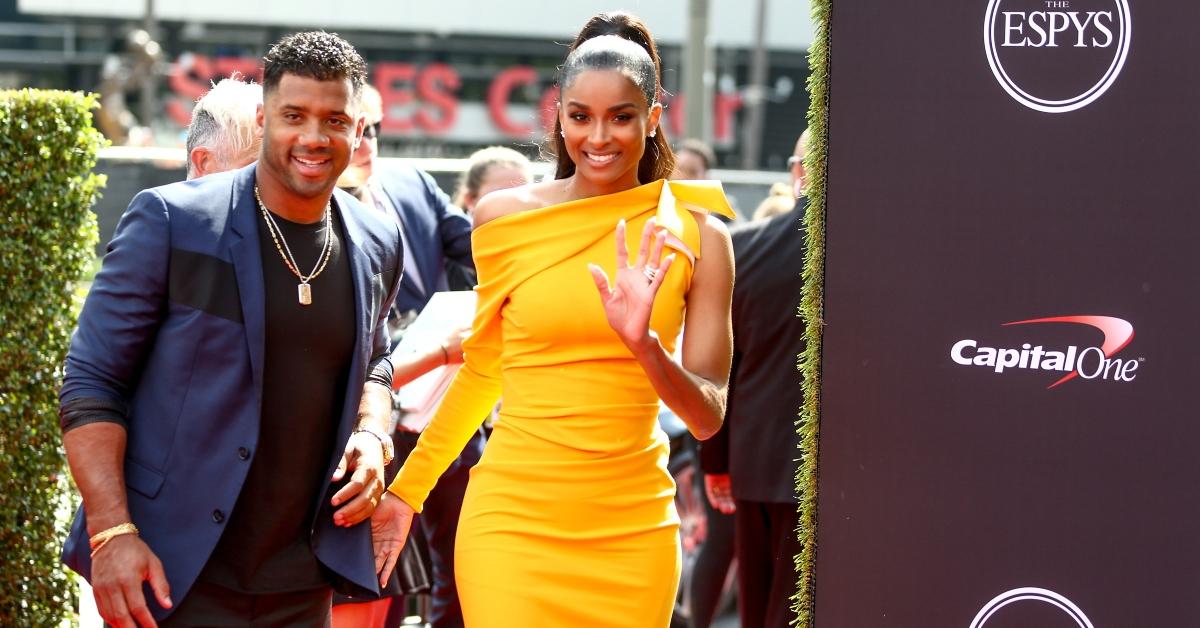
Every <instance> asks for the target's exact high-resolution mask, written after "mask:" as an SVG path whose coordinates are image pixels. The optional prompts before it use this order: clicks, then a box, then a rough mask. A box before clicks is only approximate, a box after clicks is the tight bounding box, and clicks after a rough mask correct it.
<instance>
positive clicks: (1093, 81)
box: [983, 0, 1131, 113]
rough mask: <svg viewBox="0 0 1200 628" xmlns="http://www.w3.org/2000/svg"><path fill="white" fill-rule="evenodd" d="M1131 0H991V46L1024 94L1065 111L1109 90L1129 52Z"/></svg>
mask: <svg viewBox="0 0 1200 628" xmlns="http://www.w3.org/2000/svg"><path fill="white" fill-rule="evenodd" d="M1130 35H1131V20H1130V16H1129V1H1128V0H989V2H988V6H987V13H986V14H985V16H984V20H983V48H984V52H985V53H986V54H987V60H988V65H990V66H991V68H992V74H994V75H995V76H996V80H997V81H998V82H999V83H1000V86H1001V87H1003V88H1004V91H1006V92H1008V94H1009V95H1010V96H1012V97H1013V98H1015V99H1016V101H1017V102H1019V103H1021V104H1022V105H1025V106H1026V107H1029V108H1030V109H1036V110H1037V111H1044V112H1047V113H1065V112H1068V111H1074V110H1076V109H1079V108H1081V107H1084V106H1086V105H1088V104H1090V103H1091V102H1093V101H1095V100H1096V99H1097V98H1099V97H1100V96H1101V94H1103V93H1104V92H1105V91H1107V90H1108V88H1109V87H1111V86H1112V84H1113V82H1114V81H1116V80H1117V75H1119V74H1120V73H1121V68H1122V67H1123V66H1124V65H1125V58H1126V57H1127V56H1128V55H1129V40H1130Z"/></svg>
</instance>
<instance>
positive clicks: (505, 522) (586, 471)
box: [372, 13, 733, 628]
mask: <svg viewBox="0 0 1200 628" xmlns="http://www.w3.org/2000/svg"><path fill="white" fill-rule="evenodd" d="M660 75H661V72H660V69H659V65H658V56H657V51H656V50H655V48H654V45H653V40H652V39H651V38H650V35H649V33H648V32H647V30H646V28H645V26H644V25H643V24H642V23H641V22H640V21H639V20H637V18H635V17H633V16H630V15H628V14H624V13H618V14H602V15H599V16H596V17H594V18H592V20H591V21H589V22H588V24H587V25H585V27H584V29H583V31H582V32H581V33H580V35H579V37H578V38H577V39H576V42H575V44H574V45H573V46H572V50H571V52H570V53H569V55H568V56H567V59H566V62H565V63H564V65H563V67H562V69H561V70H560V75H559V86H560V88H561V95H560V100H561V102H560V104H559V108H558V124H557V125H556V127H557V128H556V131H558V135H557V136H556V137H554V140H555V145H556V148H557V153H558V154H557V156H558V166H559V167H558V173H557V176H556V178H555V179H554V180H552V181H544V182H540V183H536V184H532V185H528V186H523V187H520V188H514V189H510V190H503V191H499V192H495V193H493V194H490V195H488V196H487V197H485V198H484V199H483V200H482V201H480V202H479V204H478V205H477V206H476V208H475V233H474V236H473V246H474V256H475V265H476V268H477V269H478V272H479V285H478V287H477V288H476V291H477V293H478V306H477V310H476V315H475V320H474V323H473V330H472V333H471V335H470V337H469V338H468V339H467V340H466V341H465V342H464V343H463V344H464V346H463V348H464V353H465V364H464V367H463V368H462V370H460V371H459V374H458V376H457V377H456V378H455V380H454V382H453V384H452V385H451V387H450V389H449V391H448V392H447V394H446V396H445V398H444V400H443V401H442V404H441V406H440V408H439V409H438V411H437V413H436V415H435V417H434V418H433V420H432V422H431V423H430V425H429V427H428V428H426V430H425V432H424V433H423V434H422V436H421V440H420V442H419V443H418V445H417V448H416V449H415V450H414V451H413V453H412V455H411V456H410V457H409V458H408V460H407V461H406V463H405V465H404V467H403V468H402V469H401V470H400V473H399V475H398V476H397V477H396V480H395V481H394V482H393V483H392V485H391V486H390V487H389V489H388V491H389V492H388V493H386V494H385V495H384V498H383V500H382V501H381V503H380V504H379V507H378V508H377V509H376V511H375V515H374V516H373V517H372V531H373V535H374V539H375V545H376V564H377V566H378V567H379V568H380V570H381V572H382V575H383V576H384V577H386V576H387V575H388V572H390V570H391V568H392V566H393V565H394V563H395V560H396V555H397V554H398V552H399V548H400V546H401V545H402V544H403V540H404V538H405V536H406V534H407V529H408V525H409V523H410V522H411V518H412V516H413V514H414V512H419V511H420V508H421V504H422V501H423V500H424V498H425V495H426V494H427V493H428V492H429V490H430V488H431V487H432V485H433V484H434V483H435V482H436V481H437V478H438V475H439V474H440V473H441V472H442V470H443V469H444V468H445V466H446V465H447V464H448V463H449V461H450V460H451V459H452V458H453V457H454V455H455V453H456V452H457V451H458V450H459V449H461V448H462V444H463V443H464V442H465V441H466V439H467V438H468V437H469V436H470V434H471V433H472V432H473V431H474V430H475V429H476V428H477V427H478V425H477V421H476V420H475V419H477V418H478V417H482V416H485V415H486V414H487V412H488V410H489V409H490V408H491V407H492V406H493V404H494V403H495V402H496V400H497V398H499V397H503V400H504V402H503V404H502V406H501V411H500V416H499V419H498V421H497V422H496V424H495V429H494V431H493V434H492V437H491V439H490V440H489V442H488V446H487V448H486V450H485V452H484V455H483V458H482V460H480V462H479V464H478V465H477V466H476V467H475V468H474V470H473V471H472V473H471V480H470V484H469V485H468V488H467V493H466V498H465V500H464V503H463V509H462V518H461V520H460V522H459V527H458V537H457V542H456V547H455V565H456V568H455V572H456V579H457V583H458V589H459V594H460V597H461V600H462V605H463V615H464V618H465V620H466V625H467V626H469V627H470V628H482V627H490V626H496V627H506V628H511V627H517V628H524V627H529V626H537V627H544V626H563V627H567V626H569V627H572V628H574V627H581V626H587V627H595V626H628V627H639V628H640V627H645V626H667V625H668V623H669V622H670V617H671V610H672V607H673V603H674V599H675V592H676V589H677V587H678V583H679V572H680V550H679V535H678V526H679V519H678V516H677V514H676V513H675V508H674V503H673V496H674V492H675V484H674V482H673V481H672V479H671V476H670V475H669V474H668V472H667V468H666V466H667V455H668V445H667V439H666V436H665V434H664V433H663V432H662V430H661V429H660V428H659V427H658V424H657V420H656V418H657V414H658V404H659V400H660V398H661V399H662V401H663V402H665V403H666V404H667V405H668V406H669V407H670V408H671V409H672V410H674V411H675V413H676V414H677V415H679V417H680V418H682V419H683V420H684V421H685V422H686V423H687V425H688V428H689V429H690V430H691V432H692V433H693V434H694V435H695V436H696V437H697V438H700V439H705V438H708V437H709V436H711V435H712V434H713V433H715V432H716V431H717V429H718V428H719V427H720V425H721V421H722V417H723V416H724V409H725V398H726V384H727V381H728V376H729V365H730V359H731V354H732V336H731V331H730V296H731V293H732V288H733V255H732V252H731V247H730V243H729V235H728V232H727V231H726V230H725V228H724V226H723V225H722V223H721V222H720V221H719V220H717V219H716V218H715V217H710V216H709V215H708V212H709V211H714V212H718V213H722V214H725V215H730V216H731V215H732V211H731V210H730V209H729V206H728V204H727V203H726V201H725V197H724V194H723V193H722V192H721V188H720V184H718V183H716V182H689V183H680V182H670V183H668V182H666V181H664V180H663V179H664V177H666V176H667V175H668V174H669V173H670V172H671V170H672V167H673V162H674V157H673V155H672V154H671V150H670V147H669V145H668V144H667V142H666V140H665V138H664V137H663V134H662V133H661V131H659V126H658V123H659V118H660V116H661V115H662V105H660V104H659V103H658V93H659V92H658V84H659V77H660ZM614 226H615V228H614ZM635 247H636V248H635ZM630 249H633V250H634V251H635V253H634V255H632V256H631V255H630V254H629V253H628V251H629V250H630ZM664 250H668V251H669V253H668V254H667V255H665V256H664V254H663V253H664ZM614 251H615V257H614ZM604 260H607V262H605V261H604ZM597 262H599V263H597ZM589 274H590V277H591V280H589V278H588V277H589ZM610 278H611V281H610ZM685 323H686V328H687V331H686V333H685V334H684V335H683V340H682V342H683V347H682V352H681V355H682V357H681V361H680V362H675V361H673V360H672V357H671V356H672V354H673V353H674V351H675V348H676V341H677V338H678V336H679V332H680V329H681V327H683V326H684V324H685Z"/></svg>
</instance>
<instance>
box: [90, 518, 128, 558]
mask: <svg viewBox="0 0 1200 628" xmlns="http://www.w3.org/2000/svg"><path fill="white" fill-rule="evenodd" d="M137 533H138V529H137V526H135V525H133V524H132V523H122V524H119V525H115V526H113V527H111V528H109V529H107V530H102V531H100V532H97V533H96V534H94V535H92V537H91V538H89V539H88V546H90V547H91V548H92V556H93V557H94V556H95V555H96V552H99V551H100V550H101V549H102V548H103V547H104V546H105V545H108V542H109V541H111V540H113V539H115V538H117V537H118V536H121V535H124V534H134V535H136V534H137Z"/></svg>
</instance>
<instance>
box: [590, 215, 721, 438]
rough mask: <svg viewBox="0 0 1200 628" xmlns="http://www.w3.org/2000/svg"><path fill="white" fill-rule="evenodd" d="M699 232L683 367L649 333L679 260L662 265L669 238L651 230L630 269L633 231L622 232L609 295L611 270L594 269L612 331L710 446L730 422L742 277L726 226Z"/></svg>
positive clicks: (710, 223) (712, 224)
mask: <svg viewBox="0 0 1200 628" xmlns="http://www.w3.org/2000/svg"><path fill="white" fill-rule="evenodd" d="M699 225H700V247H701V250H702V251H703V255H702V256H701V257H700V258H699V259H697V260H696V267H695V270H694V271H693V273H692V285H691V289H690V290H689V291H688V295H687V313H686V320H685V329H686V331H685V332H684V337H683V357H682V364H681V363H677V362H675V361H674V360H672V359H671V355H670V354H668V353H667V351H666V349H664V348H663V346H662V343H660V342H659V340H658V337H657V336H656V335H655V334H654V332H652V331H651V330H650V329H649V323H650V311H651V308H652V307H653V304H654V296H655V294H657V292H658V287H659V286H660V285H661V284H662V281H663V277H664V275H665V274H666V272H667V269H668V268H670V266H671V264H672V261H673V259H674V256H673V255H672V256H668V257H667V258H666V259H662V248H663V244H664V241H665V236H666V234H665V231H663V230H656V229H655V228H654V225H653V222H652V221H650V222H647V225H646V228H645V229H644V230H643V232H642V243H641V247H640V249H641V250H640V251H639V253H638V258H637V260H636V262H635V263H634V264H632V265H630V264H629V263H628V253H627V252H626V250H625V225H624V222H622V223H620V224H618V225H617V234H616V240H617V269H618V270H617V277H616V280H615V282H614V284H613V286H612V287H611V288H610V287H609V284H608V277H607V276H606V275H605V273H604V271H603V270H601V269H600V268H599V267H597V266H592V267H591V269H592V276H593V279H594V280H595V281H596V288H597V289H598V290H599V291H600V297H601V300H602V301H603V302H604V309H605V314H606V315H607V317H608V321H609V324H610V325H612V327H613V329H614V331H616V332H617V336H619V337H620V338H621V341H622V342H624V343H625V346H627V347H628V348H629V350H630V351H631V352H632V353H633V355H634V357H635V358H636V359H637V361H638V363H639V364H640V365H641V366H642V369H643V370H644V371H645V372H646V376H647V377H648V378H649V379H650V383H651V385H653V386H654V390H655V391H656V392H657V393H658V395H659V397H660V398H662V400H663V402H664V403H666V404H667V406H668V407H669V408H671V410H673V411H674V412H675V414H677V415H678V416H679V418H680V419H682V420H683V422H684V423H686V424H687V426H688V430H689V431H690V432H691V433H692V434H693V435H694V436H695V437H696V438H698V439H700V440H705V439H707V438H709V437H711V436H712V435H713V434H715V433H716V432H717V430H718V429H720V427H721V422H722V421H723V420H724V416H725V401H726V395H727V392H728V382H729V364H730V361H731V360H732V357H733V331H732V324H731V320H730V305H731V299H732V296H733V274H734V271H733V247H732V245H731V244H730V240H729V232H728V231H727V230H726V229H725V225H724V224H722V223H721V222H720V221H719V220H716V219H715V218H712V217H708V218H707V220H704V221H699ZM655 231H657V233H654V232H655ZM652 239H653V242H652ZM659 260H661V262H660V261H659ZM647 268H650V269H657V273H655V278H654V279H652V280H651V279H649V278H648V277H647V274H646V269H647Z"/></svg>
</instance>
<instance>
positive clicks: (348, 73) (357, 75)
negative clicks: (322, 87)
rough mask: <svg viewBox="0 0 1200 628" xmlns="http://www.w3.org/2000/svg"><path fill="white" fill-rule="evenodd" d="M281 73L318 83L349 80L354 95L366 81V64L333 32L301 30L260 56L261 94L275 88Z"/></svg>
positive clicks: (280, 78) (351, 47) (356, 52)
mask: <svg viewBox="0 0 1200 628" xmlns="http://www.w3.org/2000/svg"><path fill="white" fill-rule="evenodd" d="M284 74H295V75H297V76H304V77H307V78H311V79H316V80H318V81H335V80H341V79H350V85H351V86H353V88H354V93H355V94H358V92H359V90H361V89H362V86H363V84H364V83H366V81H367V64H366V62H365V61H363V58H362V56H361V55H359V54H358V51H357V50H355V49H354V46H351V45H350V42H348V41H346V40H344V39H342V38H341V37H338V35H337V34H336V33H326V32H325V31H305V32H302V33H294V34H292V35H288V36H287V37H284V38H283V39H281V40H279V42H278V43H276V44H275V45H273V46H271V49H270V50H268V51H267V56H265V57H263V91H267V92H269V91H273V90H274V89H276V88H277V87H279V81H280V80H282V79H283V75H284Z"/></svg>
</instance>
